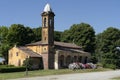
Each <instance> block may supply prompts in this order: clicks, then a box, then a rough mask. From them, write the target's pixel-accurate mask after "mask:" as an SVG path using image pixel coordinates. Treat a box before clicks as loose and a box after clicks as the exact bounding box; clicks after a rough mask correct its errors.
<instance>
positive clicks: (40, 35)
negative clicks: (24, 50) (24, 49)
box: [32, 27, 42, 42]
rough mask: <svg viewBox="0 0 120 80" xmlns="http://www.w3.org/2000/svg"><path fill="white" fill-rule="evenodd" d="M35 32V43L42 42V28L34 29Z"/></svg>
mask: <svg viewBox="0 0 120 80" xmlns="http://www.w3.org/2000/svg"><path fill="white" fill-rule="evenodd" d="M32 30H33V32H34V36H35V39H34V42H35V41H40V40H41V37H42V34H41V33H42V32H41V31H42V28H41V27H38V28H33V29H32Z"/></svg>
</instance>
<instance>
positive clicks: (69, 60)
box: [66, 55, 71, 66]
mask: <svg viewBox="0 0 120 80" xmlns="http://www.w3.org/2000/svg"><path fill="white" fill-rule="evenodd" d="M70 63H71V56H70V55H69V56H67V57H66V65H67V66H68V65H69V64H70Z"/></svg>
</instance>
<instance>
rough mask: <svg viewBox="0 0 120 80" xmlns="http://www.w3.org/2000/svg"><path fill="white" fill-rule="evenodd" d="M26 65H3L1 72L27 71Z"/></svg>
mask: <svg viewBox="0 0 120 80" xmlns="http://www.w3.org/2000/svg"><path fill="white" fill-rule="evenodd" d="M25 69H26V68H25V67H1V68H0V72H1V73H6V72H21V71H25Z"/></svg>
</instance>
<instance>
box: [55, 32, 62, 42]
mask: <svg viewBox="0 0 120 80" xmlns="http://www.w3.org/2000/svg"><path fill="white" fill-rule="evenodd" d="M61 34H62V32H60V31H54V40H55V41H61Z"/></svg>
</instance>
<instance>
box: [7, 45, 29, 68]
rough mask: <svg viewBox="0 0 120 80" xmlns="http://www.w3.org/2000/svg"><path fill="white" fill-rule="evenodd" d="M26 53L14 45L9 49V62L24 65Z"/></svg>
mask: <svg viewBox="0 0 120 80" xmlns="http://www.w3.org/2000/svg"><path fill="white" fill-rule="evenodd" d="M26 56H27V55H26V54H25V53H24V52H22V51H21V50H19V49H18V48H15V47H13V48H12V49H10V50H9V59H8V64H9V65H14V66H22V64H23V61H24V60H25V59H26Z"/></svg>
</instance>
